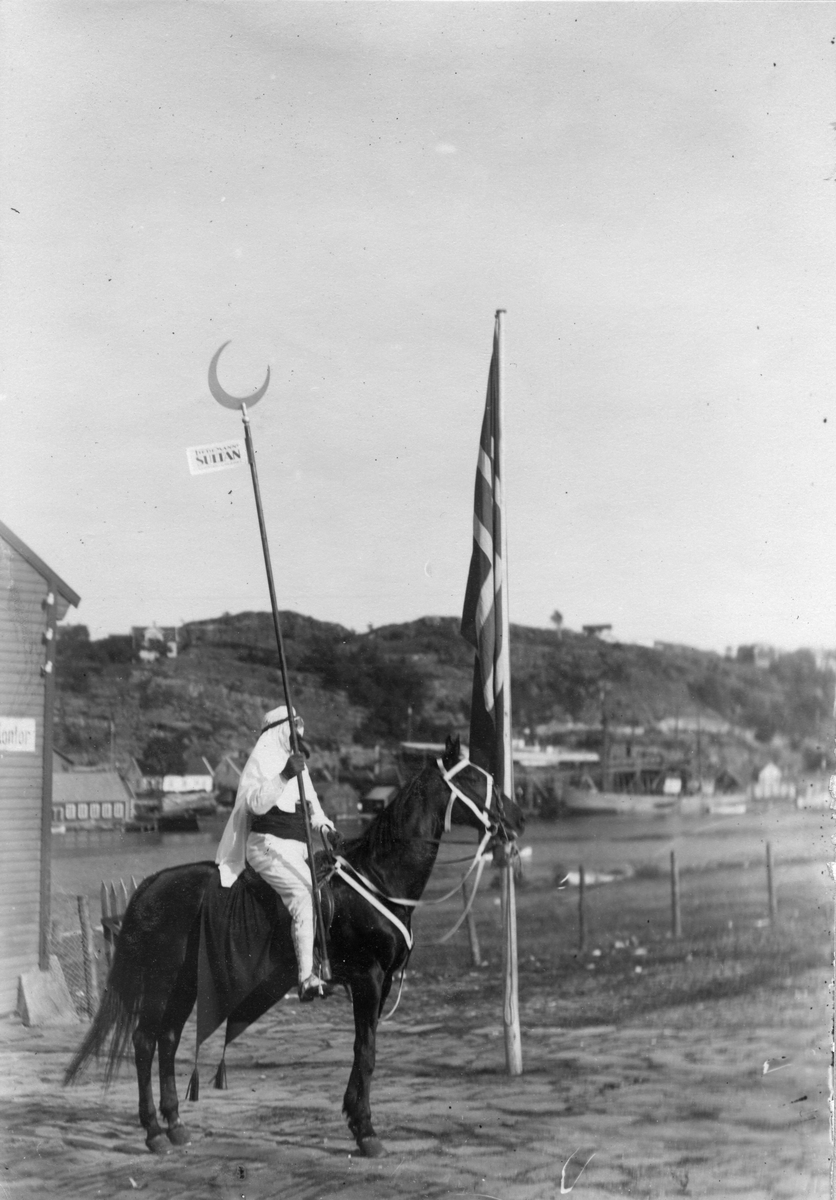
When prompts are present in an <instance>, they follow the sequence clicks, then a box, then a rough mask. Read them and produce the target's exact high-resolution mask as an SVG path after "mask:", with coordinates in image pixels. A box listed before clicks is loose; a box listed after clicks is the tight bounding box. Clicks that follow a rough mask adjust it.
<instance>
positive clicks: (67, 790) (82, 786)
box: [52, 770, 130, 804]
mask: <svg viewBox="0 0 836 1200" xmlns="http://www.w3.org/2000/svg"><path fill="white" fill-rule="evenodd" d="M128 799H130V792H129V791H128V788H127V786H126V785H125V783H124V782H123V780H122V778H121V776H120V775H119V774H118V772H116V771H111V770H108V771H56V772H55V774H54V775H53V776H52V803H53V804H67V803H70V804H78V803H82V804H83V803H90V801H92V800H98V801H108V800H111V801H114V800H128Z"/></svg>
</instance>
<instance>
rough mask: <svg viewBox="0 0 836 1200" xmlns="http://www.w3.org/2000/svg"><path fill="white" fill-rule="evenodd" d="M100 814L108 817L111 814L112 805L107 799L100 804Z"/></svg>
mask: <svg viewBox="0 0 836 1200" xmlns="http://www.w3.org/2000/svg"><path fill="white" fill-rule="evenodd" d="M102 816H103V817H108V818H110V817H112V816H113V805H112V804H111V803H110V801H109V800H106V801H105V802H104V804H103V805H102Z"/></svg>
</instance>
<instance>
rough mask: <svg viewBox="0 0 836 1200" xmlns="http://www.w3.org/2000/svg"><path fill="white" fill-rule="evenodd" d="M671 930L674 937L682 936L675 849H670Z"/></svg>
mask: <svg viewBox="0 0 836 1200" xmlns="http://www.w3.org/2000/svg"><path fill="white" fill-rule="evenodd" d="M671 932H672V933H673V936H674V937H675V938H679V937H682V907H681V903H680V892H679V866H678V864H677V861H676V851H675V850H671Z"/></svg>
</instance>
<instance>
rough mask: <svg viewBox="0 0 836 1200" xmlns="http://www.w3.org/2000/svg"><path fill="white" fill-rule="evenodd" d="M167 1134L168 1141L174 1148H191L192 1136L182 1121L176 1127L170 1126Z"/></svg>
mask: <svg viewBox="0 0 836 1200" xmlns="http://www.w3.org/2000/svg"><path fill="white" fill-rule="evenodd" d="M167 1132H168V1140H169V1141H170V1142H171V1144H172V1146H191V1144H192V1135H191V1134H190V1133H189V1131H188V1129H187V1128H186V1126H185V1125H184V1124H183V1123H182V1121H178V1123H177V1124H176V1125H171V1126H169V1128H168V1131H167Z"/></svg>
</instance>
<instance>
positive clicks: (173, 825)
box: [157, 809, 200, 833]
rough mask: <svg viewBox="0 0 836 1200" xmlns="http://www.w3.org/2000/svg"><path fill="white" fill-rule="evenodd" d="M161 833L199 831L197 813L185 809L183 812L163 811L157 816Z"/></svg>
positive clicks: (158, 828)
mask: <svg viewBox="0 0 836 1200" xmlns="http://www.w3.org/2000/svg"><path fill="white" fill-rule="evenodd" d="M157 830H158V832H159V833H199V832H200V823H199V822H198V819H197V813H196V812H193V811H190V810H188V809H184V810H183V811H182V812H161V813H160V815H159V816H158V817H157Z"/></svg>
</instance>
